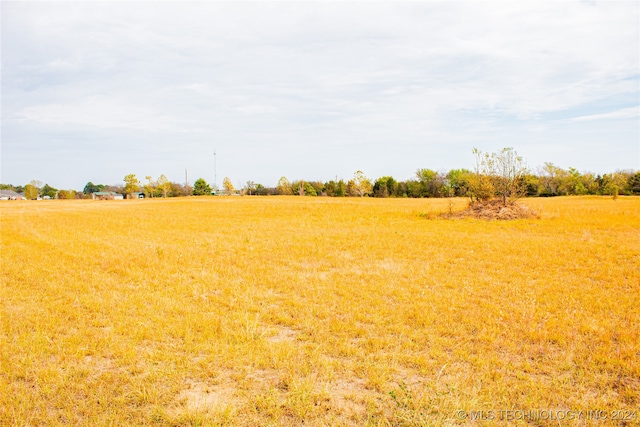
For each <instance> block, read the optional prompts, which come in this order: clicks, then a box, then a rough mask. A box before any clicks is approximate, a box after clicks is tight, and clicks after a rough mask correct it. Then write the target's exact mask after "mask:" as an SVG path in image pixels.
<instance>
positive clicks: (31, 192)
mask: <svg viewBox="0 0 640 427" xmlns="http://www.w3.org/2000/svg"><path fill="white" fill-rule="evenodd" d="M24 197H25V198H26V199H27V200H36V199H37V198H38V189H37V188H36V186H35V185H33V184H27V185H25V187H24Z"/></svg>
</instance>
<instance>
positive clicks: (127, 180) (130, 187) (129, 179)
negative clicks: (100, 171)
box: [124, 173, 140, 199]
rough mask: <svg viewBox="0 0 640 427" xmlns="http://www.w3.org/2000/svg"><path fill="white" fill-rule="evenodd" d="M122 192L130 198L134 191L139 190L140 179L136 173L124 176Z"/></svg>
mask: <svg viewBox="0 0 640 427" xmlns="http://www.w3.org/2000/svg"><path fill="white" fill-rule="evenodd" d="M124 184H125V185H124V192H125V193H126V194H127V195H128V196H129V198H130V199H132V198H133V193H136V192H137V191H139V190H140V181H138V178H137V177H136V174H134V173H130V174H129V175H127V176H125V177H124Z"/></svg>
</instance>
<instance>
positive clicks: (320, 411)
mask: <svg viewBox="0 0 640 427" xmlns="http://www.w3.org/2000/svg"><path fill="white" fill-rule="evenodd" d="M449 203H450V202H449V200H446V199H422V200H420V199H418V200H416V199H410V200H407V199H352V198H349V199H334V198H303V197H293V196H291V197H217V198H214V197H208V198H195V197H191V198H180V199H166V200H163V199H154V200H135V201H39V202H2V203H0V214H1V224H2V228H1V233H0V234H1V251H2V252H1V259H2V265H1V273H0V274H1V278H2V284H1V286H2V288H1V293H0V296H1V312H0V316H1V322H2V329H1V334H0V352H1V360H0V362H1V365H0V366H1V369H0V374H1V378H0V425H3V426H4V425H7V426H13V425H15V426H48V425H78V426H107V425H108V426H124V425H158V426H189V425H192V426H196V425H198V426H208V425H212V426H217V425H229V426H299V425H305V426H361V425H369V426H431V425H433V426H437V425H507V424H508V425H542V426H546V425H549V426H552V425H553V426H557V425H571V426H573V425H599V426H600V425H602V426H604V425H638V423H639V421H638V419H639V417H640V413H638V412H634V411H638V407H639V406H640V198H630V197H619V198H618V199H617V200H612V198H611V197H572V198H554V199H526V200H523V201H522V203H524V204H526V205H528V206H529V207H531V208H532V209H534V210H536V211H537V212H538V213H539V218H537V219H527V220H516V221H483V220H473V219H455V220H453V219H452V220H446V219H437V218H434V214H435V213H437V212H445V211H448V210H449V208H450V205H449ZM466 203H467V201H466V200H462V199H457V200H455V201H454V206H453V209H462V208H463V207H464V206H465V204H466ZM478 411H483V412H481V413H479V412H478ZM501 411H512V412H501ZM515 411H527V414H528V415H527V416H528V418H527V417H525V416H524V415H525V414H523V413H517V412H515ZM536 411H538V412H536ZM545 411H547V412H545ZM572 411H574V412H572ZM578 411H585V412H584V413H579V412H578ZM587 411H600V412H597V414H594V412H591V413H588V412H587ZM615 411H620V412H615ZM478 414H480V415H478ZM518 414H520V415H518ZM536 414H537V415H536ZM549 414H552V415H555V416H549ZM572 414H573V415H572ZM558 415H559V416H561V417H562V416H564V417H565V419H562V420H558V419H552V418H557V416H558ZM596 415H599V417H600V419H598V420H594V419H593V418H594V416H596ZM603 415H604V416H606V419H604V418H603ZM478 416H484V417H486V418H489V417H493V419H492V420H491V419H490V420H488V421H484V422H482V421H478V420H477V419H475V420H474V418H478ZM536 416H538V418H537V419H536V418H535V417H536ZM568 417H572V418H573V419H568ZM588 417H591V418H588ZM618 418H624V419H623V420H620V419H618Z"/></svg>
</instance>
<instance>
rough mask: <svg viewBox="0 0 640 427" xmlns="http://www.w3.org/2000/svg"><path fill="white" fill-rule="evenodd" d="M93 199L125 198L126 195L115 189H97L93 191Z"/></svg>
mask: <svg viewBox="0 0 640 427" xmlns="http://www.w3.org/2000/svg"><path fill="white" fill-rule="evenodd" d="M91 198H92V199H93V200H124V196H123V195H122V194H120V193H116V192H115V191H96V192H95V193H91Z"/></svg>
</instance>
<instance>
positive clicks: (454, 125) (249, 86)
mask: <svg viewBox="0 0 640 427" xmlns="http://www.w3.org/2000/svg"><path fill="white" fill-rule="evenodd" d="M639 9H640V5H639V4H638V3H637V2H595V3H588V2H579V1H576V2H573V1H563V2H484V1H481V2H400V3H394V2H327V3H324V2H296V3H290V2H284V3H280V2H274V3H270V2H269V3H260V2H160V3H157V2H156V3H152V4H151V3H144V2H122V3H121V2H52V3H19V2H7V3H4V4H3V15H2V52H3V61H2V62H3V64H2V67H3V69H2V94H3V106H2V107H3V109H2V121H3V145H4V146H5V147H10V149H5V148H3V162H7V165H10V164H11V163H12V162H11V159H12V156H17V155H18V153H19V150H20V148H19V147H20V146H21V141H23V140H26V139H27V136H26V135H27V134H31V133H33V132H35V130H36V129H37V130H38V132H40V136H41V137H40V139H41V140H42V141H43V142H42V144H51V142H49V141H51V140H52V139H51V138H48V137H47V136H48V135H49V134H51V133H55V132H61V131H65V132H66V133H73V132H75V133H77V132H80V133H81V134H82V137H83V138H84V139H85V140H98V139H100V140H101V139H102V138H96V136H98V135H106V134H109V133H110V132H118V136H119V138H113V140H114V141H122V143H121V144H122V146H123V147H124V146H125V145H126V144H128V143H129V142H128V141H129V140H130V139H132V138H134V137H133V136H131V137H129V138H127V137H126V132H129V131H130V132H137V133H140V132H143V133H147V134H153V135H155V136H156V138H155V139H154V140H153V144H154V145H153V147H154V150H149V151H150V152H156V151H157V152H172V153H174V156H173V157H174V158H180V159H181V161H183V162H184V163H187V162H194V163H196V164H197V162H198V161H199V160H198V159H197V158H189V157H187V154H185V150H182V151H179V150H178V149H177V148H175V139H173V138H170V137H165V135H164V134H173V133H188V134H189V135H190V138H189V139H185V140H183V141H182V142H181V147H185V146H189V147H194V148H193V150H195V147H197V146H198V144H210V141H216V143H218V144H229V146H230V147H229V150H232V147H231V145H232V144H235V145H238V144H240V145H242V150H243V151H245V152H246V151H251V150H253V149H255V150H260V149H261V148H260V147H263V146H269V147H273V149H272V151H273V152H278V153H280V156H281V157H277V156H274V158H272V159H269V162H264V159H265V158H264V156H263V157H262V158H261V160H262V161H263V163H264V164H263V165H261V164H259V163H257V162H256V163H253V164H251V165H250V166H251V172H244V171H243V168H244V167H245V166H246V165H244V164H243V163H241V162H240V161H238V162H237V163H235V164H234V165H230V167H236V168H238V171H237V173H238V174H242V173H255V174H261V176H264V177H265V178H262V179H264V180H267V179H271V175H270V173H271V170H272V169H273V170H278V169H281V170H280V171H276V172H273V174H275V175H278V176H276V178H275V179H277V178H278V177H279V175H281V174H283V173H287V172H286V170H285V169H289V168H292V167H293V166H291V165H292V163H291V162H289V161H288V159H286V158H285V157H286V156H282V153H283V152H287V150H290V148H291V147H292V146H294V147H297V149H299V150H302V151H304V153H300V155H299V157H304V156H305V155H306V156H308V157H313V158H316V161H314V162H313V165H312V166H313V167H312V168H301V169H300V172H297V173H300V174H303V173H314V174H317V175H323V174H325V172H324V171H323V169H322V168H323V165H325V167H326V164H327V163H329V162H335V161H336V160H335V159H336V158H337V156H335V155H331V154H328V153H326V150H325V151H323V150H318V146H319V145H328V144H331V146H332V147H341V148H335V149H341V150H342V155H341V156H340V158H341V159H346V160H344V162H345V165H346V166H344V167H345V168H348V169H351V168H364V167H365V165H361V164H359V162H360V163H370V164H372V165H376V164H384V163H385V162H388V157H389V156H388V154H384V153H385V152H386V151H385V150H386V148H387V147H388V146H393V147H395V148H396V150H397V151H398V152H403V153H409V154H407V155H404V157H403V156H400V158H399V159H398V161H397V164H395V163H394V165H392V166H390V167H391V168H392V169H390V170H389V171H387V172H384V173H385V174H394V173H398V174H399V173H404V172H403V171H406V170H409V173H411V171H412V170H413V169H414V168H415V167H416V166H420V165H419V164H417V162H419V161H420V159H425V161H427V160H428V161H430V162H433V163H435V164H433V163H431V164H429V165H428V166H430V167H439V164H441V165H442V167H449V166H451V167H453V166H456V167H462V166H467V165H466V164H463V162H464V160H462V159H461V157H460V156H461V155H460V153H459V150H460V149H464V150H468V149H470V146H472V145H479V144H477V142H481V143H485V142H487V141H492V142H491V143H492V144H499V145H501V146H513V145H515V144H514V139H520V138H521V137H522V135H523V134H527V133H528V132H527V130H528V129H534V128H535V129H538V130H537V131H536V132H535V134H536V135H537V136H538V137H539V138H541V139H544V140H545V142H546V143H548V142H549V140H550V139H553V135H556V134H557V135H559V134H560V133H562V135H563V137H562V138H563V139H560V137H558V138H559V139H558V143H559V144H574V142H573V141H581V140H584V138H583V137H582V136H581V134H582V133H584V132H583V130H581V129H582V128H580V127H579V126H580V125H583V124H585V123H587V122H591V121H594V120H595V119H604V118H613V117H618V119H619V120H622V119H625V120H630V121H635V123H636V126H635V129H636V130H635V131H633V130H629V131H625V132H626V133H624V134H623V135H622V134H620V132H619V131H618V130H616V132H618V134H619V135H621V136H620V138H622V141H623V142H621V143H622V144H624V146H625V147H627V148H626V149H627V151H633V150H637V140H638V132H637V128H638V126H637V122H638V115H637V108H636V109H633V108H632V109H630V110H633V111H636V113H633V111H631V112H629V111H627V112H624V111H626V110H629V107H630V106H632V105H634V102H635V103H637V99H638V69H639V67H640V60H639V53H638V52H639V51H640V46H639V44H640V43H639V39H640V35H639V30H638V27H639V26H638V24H637V22H638V19H639V18H640V16H639ZM601 104H602V105H601ZM605 104H606V105H605ZM586 106H588V108H587V107H586ZM634 108H635V107H634ZM575 111H589V112H593V111H612V113H598V114H587V115H585V114H583V115H582V116H580V117H576V118H574V119H572V121H567V120H565V121H564V122H563V123H565V124H566V123H571V124H572V126H573V128H572V132H573V133H572V134H570V135H566V134H565V132H568V130H567V129H566V128H562V130H561V131H560V129H559V128H557V126H560V125H559V124H558V123H559V122H561V121H558V120H547V119H546V117H547V116H549V115H553V114H555V113H558V114H559V113H563V115H564V116H565V117H566V116H567V115H569V114H570V112H575ZM614 111H617V113H613V112H614ZM621 111H622V112H621ZM603 114H604V115H603ZM606 114H610V116H606ZM616 114H617V116H615V115H616ZM601 122H602V123H605V122H606V121H601ZM607 123H608V122H607ZM603 125H604V124H603ZM563 126H564V125H563ZM617 129H620V127H618V128H617ZM624 129H627V128H624ZM628 129H633V126H629V127H628ZM605 131H606V130H603V132H605ZM123 132H124V133H125V134H124V135H123V134H122V133H123ZM634 132H635V133H634ZM121 136H122V137H121ZM590 138H596V136H593V135H591V136H590ZM34 140H35V139H34V138H32V137H29V141H34ZM227 141H230V142H227ZM32 143H35V142H30V144H32ZM533 143H534V142H531V144H533ZM113 144H118V142H113ZM22 145H26V144H22ZM436 145H437V147H436ZM594 145H597V144H596V142H595V141H594ZM13 147H15V148H13ZM442 147H451V148H450V150H449V151H447V149H445V148H442ZM118 148H119V147H118V146H114V147H112V149H113V150H114V151H117V150H118ZM481 148H485V149H491V148H492V147H481ZM51 149H52V148H51ZM233 149H235V148H233ZM96 150H103V147H96ZM172 150H174V151H172ZM193 150H192V151H193ZM238 150H240V149H239V148H238ZM568 151H571V150H568ZM363 153H364V154H363ZM433 153H437V157H436V158H434V157H433ZM180 156H183V157H180ZM239 157H240V156H239ZM244 158H246V156H245V157H244ZM145 159H148V160H145V161H148V162H149V164H151V162H161V160H162V159H159V158H157V157H156V158H154V157H153V156H152V155H150V156H148V157H145ZM281 159H283V160H281ZM403 159H404V160H403ZM544 160H548V161H556V162H559V161H558V160H557V159H544ZM341 161H342V160H341ZM603 161H605V159H604V158H603V156H601V155H600V154H598V155H597V156H594V158H593V159H592V160H591V162H590V164H587V165H585V166H584V167H585V168H593V169H595V168H596V166H597V165H599V164H601V163H602V162H603ZM403 162H404V163H403ZM608 162H609V163H608V164H606V165H603V166H602V168H611V167H613V168H615V167H618V166H619V167H628V165H626V164H622V165H617V164H616V162H619V158H617V157H616V158H613V157H612V158H610V159H608ZM266 163H269V164H268V165H267V164H266ZM347 163H348V164H350V165H352V166H348V165H347ZM594 165H595V166H594ZM3 166H4V165H3ZM8 167H9V169H7V167H5V168H4V171H5V172H3V173H5V174H6V171H7V170H8V171H9V172H10V173H11V174H18V170H19V168H16V169H15V170H12V169H11V166H8ZM40 167H46V166H42V165H41V166H40ZM332 167H333V166H332V165H330V166H328V168H332ZM25 170H26V169H25ZM25 173H28V170H27V172H25ZM52 173H55V172H53V171H52ZM333 173H334V172H333V171H330V172H329V175H332V174H333ZM20 176H22V175H20ZM257 178H258V177H253V179H256V180H257ZM20 179H22V180H25V178H20ZM30 179H31V178H29V179H27V180H26V181H25V182H28V181H29V180H30ZM267 184H268V182H267Z"/></svg>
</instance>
